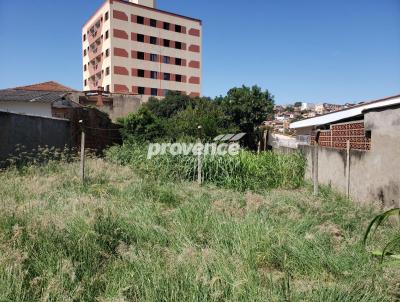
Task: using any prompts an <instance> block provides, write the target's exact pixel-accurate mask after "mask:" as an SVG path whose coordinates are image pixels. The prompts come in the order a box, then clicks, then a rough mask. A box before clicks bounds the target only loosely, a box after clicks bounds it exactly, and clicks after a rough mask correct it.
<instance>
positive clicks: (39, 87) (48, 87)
mask: <svg viewBox="0 0 400 302" xmlns="http://www.w3.org/2000/svg"><path fill="white" fill-rule="evenodd" d="M13 89H16V90H29V91H60V92H64V91H65V92H75V91H76V90H75V89H72V88H70V87H67V86H64V85H61V84H60V83H57V82H54V81H49V82H43V83H38V84H33V85H28V86H21V87H15V88H13Z"/></svg>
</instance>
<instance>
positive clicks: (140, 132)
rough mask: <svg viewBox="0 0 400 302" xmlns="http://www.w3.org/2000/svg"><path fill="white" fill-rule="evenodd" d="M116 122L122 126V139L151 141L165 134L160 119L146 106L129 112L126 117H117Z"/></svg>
mask: <svg viewBox="0 0 400 302" xmlns="http://www.w3.org/2000/svg"><path fill="white" fill-rule="evenodd" d="M118 122H119V123H120V124H121V125H122V126H123V129H122V135H123V137H124V139H135V140H139V141H153V140H155V139H157V138H160V137H162V136H164V134H165V130H164V127H163V125H162V123H161V121H160V119H158V118H157V117H156V116H155V115H154V114H153V113H152V112H151V111H150V110H149V109H148V108H146V107H141V108H140V109H139V110H138V112H136V113H130V114H128V116H127V117H125V118H122V119H119V120H118Z"/></svg>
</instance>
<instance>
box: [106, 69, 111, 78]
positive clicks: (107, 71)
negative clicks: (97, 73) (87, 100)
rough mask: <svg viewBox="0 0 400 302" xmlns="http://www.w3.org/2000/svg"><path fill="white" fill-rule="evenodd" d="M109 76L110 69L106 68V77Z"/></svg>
mask: <svg viewBox="0 0 400 302" xmlns="http://www.w3.org/2000/svg"><path fill="white" fill-rule="evenodd" d="M109 74H110V67H107V68H106V76H108V75H109Z"/></svg>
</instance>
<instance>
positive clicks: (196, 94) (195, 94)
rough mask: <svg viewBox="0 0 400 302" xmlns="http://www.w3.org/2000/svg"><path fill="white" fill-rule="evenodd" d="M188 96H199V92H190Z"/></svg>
mask: <svg viewBox="0 0 400 302" xmlns="http://www.w3.org/2000/svg"><path fill="white" fill-rule="evenodd" d="M189 96H191V97H196V96H200V93H198V92H191V93H190V95H189Z"/></svg>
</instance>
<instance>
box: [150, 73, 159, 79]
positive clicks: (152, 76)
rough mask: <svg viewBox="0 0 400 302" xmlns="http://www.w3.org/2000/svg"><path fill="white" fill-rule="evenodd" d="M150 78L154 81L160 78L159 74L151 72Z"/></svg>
mask: <svg viewBox="0 0 400 302" xmlns="http://www.w3.org/2000/svg"><path fill="white" fill-rule="evenodd" d="M150 77H151V78H152V79H157V78H158V72H157V71H151V72H150Z"/></svg>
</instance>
